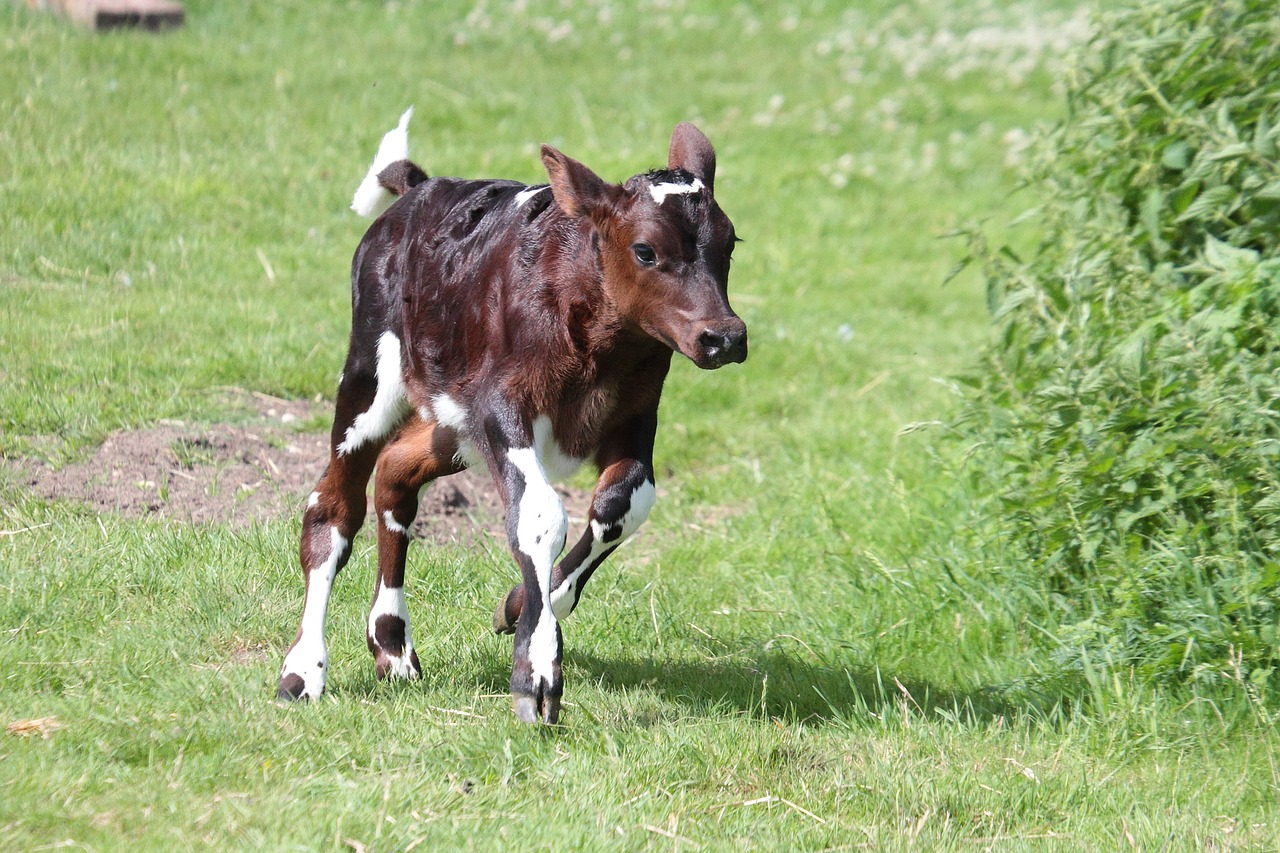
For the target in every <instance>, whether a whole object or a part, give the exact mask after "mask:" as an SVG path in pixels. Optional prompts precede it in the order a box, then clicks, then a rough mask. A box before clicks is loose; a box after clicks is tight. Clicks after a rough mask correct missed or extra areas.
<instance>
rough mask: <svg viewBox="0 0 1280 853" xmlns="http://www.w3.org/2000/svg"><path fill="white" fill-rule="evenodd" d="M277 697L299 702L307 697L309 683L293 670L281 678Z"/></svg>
mask: <svg viewBox="0 0 1280 853" xmlns="http://www.w3.org/2000/svg"><path fill="white" fill-rule="evenodd" d="M276 698H277V699H283V700H284V701H286V702H297V701H298V700H300V699H306V698H308V697H307V683H306V682H305V681H303V680H302V676H301V675H298V674H297V673H294V672H291V673H289V674H288V675H286V676H284V677H283V678H281V679H280V686H279V687H277V688H276Z"/></svg>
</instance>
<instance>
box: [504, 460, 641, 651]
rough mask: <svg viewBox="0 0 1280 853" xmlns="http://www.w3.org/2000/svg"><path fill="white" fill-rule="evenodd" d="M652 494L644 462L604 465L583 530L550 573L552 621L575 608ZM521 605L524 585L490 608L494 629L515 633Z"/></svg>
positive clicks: (635, 526)
mask: <svg viewBox="0 0 1280 853" xmlns="http://www.w3.org/2000/svg"><path fill="white" fill-rule="evenodd" d="M656 498H657V490H656V488H655V486H654V478H653V468H652V466H651V465H650V464H649V463H648V462H644V461H641V460H638V459H631V458H625V459H620V460H617V461H615V462H613V463H611V464H609V465H607V466H605V467H604V469H603V470H602V471H601V473H600V479H599V480H598V481H597V482H596V489H595V494H594V495H593V496H592V498H591V510H590V515H589V518H588V520H587V529H586V530H585V531H584V532H583V534H582V537H581V538H580V539H578V541H577V543H576V544H575V545H574V546H573V548H572V549H571V550H570V551H569V553H568V554H567V555H565V558H564V559H563V560H561V561H560V563H559V564H558V565H557V566H556V567H555V570H554V571H553V572H552V574H551V609H552V612H554V613H555V616H556V618H557V619H566V618H568V616H569V614H571V613H572V612H573V610H574V608H575V607H577V606H578V601H579V599H580V598H581V597H582V590H583V588H584V587H585V586H586V584H587V581H588V580H590V578H591V575H592V573H593V572H595V570H596V569H597V568H599V567H600V565H601V564H602V563H603V562H604V561H605V560H606V559H608V557H609V555H610V554H612V553H613V552H614V551H615V550H617V548H618V546H619V545H621V544H622V543H623V542H625V541H626V540H627V538H628V537H630V536H631V535H632V534H633V533H635V532H636V531H637V530H638V529H639V528H640V525H641V524H643V523H644V520H645V519H646V518H647V517H648V516H649V510H650V509H652V508H653V504H654V502H655V500H656ZM524 603H525V588H524V587H523V586H517V587H515V588H514V589H512V590H511V591H510V592H509V593H507V597H506V598H505V599H503V600H502V602H501V603H499V605H498V608H497V610H495V611H494V614H493V630H494V631H495V632H497V633H499V634H510V633H511V632H513V631H515V630H516V624H517V622H518V621H519V619H520V615H521V613H522V612H523V610H524Z"/></svg>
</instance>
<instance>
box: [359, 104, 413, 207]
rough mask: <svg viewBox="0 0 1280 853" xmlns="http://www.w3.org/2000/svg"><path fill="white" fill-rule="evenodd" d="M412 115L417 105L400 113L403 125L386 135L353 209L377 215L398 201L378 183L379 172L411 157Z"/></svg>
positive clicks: (361, 184) (361, 183)
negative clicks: (410, 124) (410, 134)
mask: <svg viewBox="0 0 1280 853" xmlns="http://www.w3.org/2000/svg"><path fill="white" fill-rule="evenodd" d="M412 117H413V107H409V109H407V110H405V111H404V115H402V116H400V124H398V125H397V126H396V127H395V128H394V129H392V130H389V131H387V133H386V134H385V135H384V136H383V137H382V143H381V144H380V145H378V153H377V154H376V155H374V158H373V163H372V165H370V166H369V171H368V173H367V174H366V175H365V176H364V180H363V181H361V182H360V186H359V187H357V188H356V194H355V197H354V198H352V199H351V209H352V210H354V211H355V212H356V213H358V214H360V215H361V216H377V215H378V214H379V213H382V211H384V210H386V209H387V208H388V207H390V206H391V203H392V202H393V201H395V200H396V196H395V193H393V192H391V191H390V190H388V189H387V188H386V187H384V186H383V185H382V184H380V183H378V173H380V172H381V171H382V170H383V169H385V168H387V167H388V166H390V165H391V164H392V163H394V162H396V161H397V160H408V159H409V119H410V118H412Z"/></svg>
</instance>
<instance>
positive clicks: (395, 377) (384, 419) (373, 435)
mask: <svg viewBox="0 0 1280 853" xmlns="http://www.w3.org/2000/svg"><path fill="white" fill-rule="evenodd" d="M377 376H378V390H377V391H376V392H375V393H374V396H373V404H372V405H370V406H369V411H367V412H364V413H362V414H359V415H356V419H355V421H353V422H352V424H351V426H350V427H348V428H347V433H346V436H345V438H344V439H343V441H342V443H341V444H339V445H338V455H339V456H345V455H346V454H348V453H351V452H352V451H355V450H359V449H360V448H361V447H363V446H364V444H365V442H368V441H377V440H378V439H381V438H383V437H385V436H386V435H387V433H389V432H391V430H393V429H395V428H396V427H398V426H399V425H400V423H401V421H403V420H404V416H405V414H407V412H408V401H407V399H406V397H405V389H404V379H403V378H402V377H401V375H400V339H399V338H397V337H396V336H395V334H393V333H392V332H383V333H382V337H380V338H379V339H378V369H377Z"/></svg>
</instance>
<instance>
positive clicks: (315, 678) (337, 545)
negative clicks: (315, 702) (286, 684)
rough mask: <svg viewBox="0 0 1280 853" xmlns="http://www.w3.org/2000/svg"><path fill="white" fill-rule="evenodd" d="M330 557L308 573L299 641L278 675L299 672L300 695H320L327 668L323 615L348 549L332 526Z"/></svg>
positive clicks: (327, 654) (330, 529)
mask: <svg viewBox="0 0 1280 853" xmlns="http://www.w3.org/2000/svg"><path fill="white" fill-rule="evenodd" d="M329 531H330V539H331V544H330V546H329V548H330V550H329V557H328V559H326V560H325V561H324V563H323V564H321V565H319V566H316V567H315V568H313V569H312V570H311V573H310V574H309V575H307V597H306V603H304V604H303V605H302V630H301V631H300V632H299V635H298V642H296V643H294V644H293V648H292V649H290V650H289V654H288V655H286V656H285V659H284V666H283V667H281V669H280V677H281V678H282V679H283V678H284V677H285V676H286V675H289V674H294V675H298V676H301V678H302V682H303V684H304V685H305V689H304V690H303V692H302V696H301V697H299V698H303V697H305V698H307V699H319V698H320V694H321V693H323V692H324V682H325V676H326V675H327V674H328V672H329V649H328V647H327V646H326V645H325V641H324V623H325V616H326V615H327V614H328V612H329V593H330V592H331V591H332V590H333V579H334V578H335V577H337V575H338V564H339V563H340V562H342V557H343V555H345V554H346V552H347V546H348V544H349V543H348V542H347V540H346V538H344V537H343V536H342V534H341V533H339V532H338V528H336V527H331V528H329Z"/></svg>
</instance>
